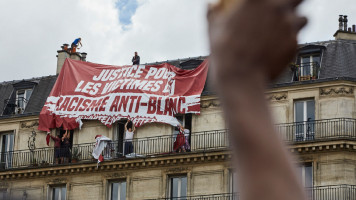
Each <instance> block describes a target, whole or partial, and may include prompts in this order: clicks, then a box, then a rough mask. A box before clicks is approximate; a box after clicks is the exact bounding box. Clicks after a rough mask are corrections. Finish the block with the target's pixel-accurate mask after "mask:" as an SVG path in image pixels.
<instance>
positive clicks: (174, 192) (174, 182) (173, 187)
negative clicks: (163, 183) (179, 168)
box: [171, 178, 179, 197]
mask: <svg viewBox="0 0 356 200" xmlns="http://www.w3.org/2000/svg"><path fill="white" fill-rule="evenodd" d="M178 179H179V178H172V183H171V197H178Z"/></svg>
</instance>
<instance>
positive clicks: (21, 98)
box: [16, 89, 32, 114]
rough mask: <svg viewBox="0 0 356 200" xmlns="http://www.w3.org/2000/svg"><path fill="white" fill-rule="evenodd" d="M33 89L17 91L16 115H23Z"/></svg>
mask: <svg viewBox="0 0 356 200" xmlns="http://www.w3.org/2000/svg"><path fill="white" fill-rule="evenodd" d="M31 94H32V89H21V90H17V91H16V113H18V114H22V113H23V112H24V111H25V109H26V106H27V103H28V101H29V100H30V97H31Z"/></svg>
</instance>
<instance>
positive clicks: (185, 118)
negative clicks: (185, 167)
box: [172, 114, 192, 151]
mask: <svg viewBox="0 0 356 200" xmlns="http://www.w3.org/2000/svg"><path fill="white" fill-rule="evenodd" d="M176 118H177V119H178V121H179V123H180V124H181V125H182V126H183V127H184V129H186V131H185V133H184V137H185V138H184V139H185V140H186V141H188V144H187V145H185V147H184V151H190V144H191V130H192V114H184V115H177V116H176ZM178 133H179V127H173V133H172V136H173V144H174V143H175V142H176V141H177V136H178Z"/></svg>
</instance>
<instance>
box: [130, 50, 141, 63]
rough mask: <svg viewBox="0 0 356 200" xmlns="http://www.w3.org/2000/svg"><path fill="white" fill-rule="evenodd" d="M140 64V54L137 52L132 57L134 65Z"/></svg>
mask: <svg viewBox="0 0 356 200" xmlns="http://www.w3.org/2000/svg"><path fill="white" fill-rule="evenodd" d="M139 64H140V56H139V55H138V54H137V52H135V56H134V57H132V65H139Z"/></svg>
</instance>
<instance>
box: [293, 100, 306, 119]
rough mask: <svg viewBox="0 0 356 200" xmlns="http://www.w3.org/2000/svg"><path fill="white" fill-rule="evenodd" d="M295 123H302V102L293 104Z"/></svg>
mask: <svg viewBox="0 0 356 200" xmlns="http://www.w3.org/2000/svg"><path fill="white" fill-rule="evenodd" d="M295 121H296V122H302V121H304V101H299V102H295Z"/></svg>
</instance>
